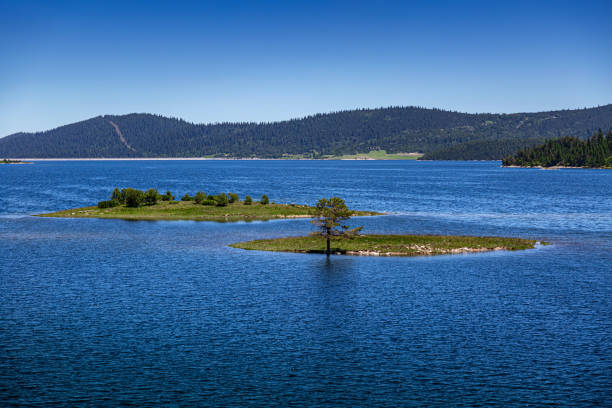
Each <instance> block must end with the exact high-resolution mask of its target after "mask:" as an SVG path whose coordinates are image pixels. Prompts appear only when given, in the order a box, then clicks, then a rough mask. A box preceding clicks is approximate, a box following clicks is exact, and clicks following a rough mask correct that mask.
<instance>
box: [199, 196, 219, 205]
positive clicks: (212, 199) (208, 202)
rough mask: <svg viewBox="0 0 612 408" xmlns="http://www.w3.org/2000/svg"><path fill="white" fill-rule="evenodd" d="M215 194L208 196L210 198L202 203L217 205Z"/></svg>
mask: <svg viewBox="0 0 612 408" xmlns="http://www.w3.org/2000/svg"><path fill="white" fill-rule="evenodd" d="M214 197H215V196H208V198H207V199H206V200H204V201H202V205H217V201H215V199H214Z"/></svg>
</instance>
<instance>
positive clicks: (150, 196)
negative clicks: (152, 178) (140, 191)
mask: <svg viewBox="0 0 612 408" xmlns="http://www.w3.org/2000/svg"><path fill="white" fill-rule="evenodd" d="M158 199H159V193H158V192H157V190H156V189H154V188H150V189H148V190H147V191H146V192H145V193H144V203H145V204H146V205H155V204H157V200H158Z"/></svg>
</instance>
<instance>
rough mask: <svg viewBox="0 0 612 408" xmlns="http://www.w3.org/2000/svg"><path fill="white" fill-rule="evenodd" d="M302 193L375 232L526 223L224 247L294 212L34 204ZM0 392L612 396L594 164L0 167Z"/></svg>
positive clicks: (607, 200)
mask: <svg viewBox="0 0 612 408" xmlns="http://www.w3.org/2000/svg"><path fill="white" fill-rule="evenodd" d="M115 186H120V187H127V186H131V187H136V188H148V187H156V188H158V189H159V190H163V191H166V190H167V189H169V190H171V191H172V192H173V193H174V194H175V196H182V195H183V194H184V193H186V192H189V193H194V192H195V191H197V190H204V191H206V192H208V193H216V192H220V191H233V192H236V193H238V194H239V195H241V196H244V195H245V194H250V195H252V196H253V197H259V196H260V195H261V194H263V193H266V194H267V195H268V196H269V197H270V199H271V200H273V201H276V202H296V203H309V204H312V203H314V202H315V201H316V199H318V198H320V197H324V196H330V195H339V196H341V197H343V198H345V199H346V200H347V202H348V204H349V205H350V206H351V207H353V208H357V209H368V210H379V211H386V212H389V213H391V214H390V215H387V216H383V217H373V218H359V219H355V220H354V223H355V224H356V225H364V227H365V228H364V231H365V232H371V233H440V234H475V235H501V236H517V237H528V238H536V239H540V240H545V241H549V242H551V243H552V245H550V246H546V247H542V248H539V249H535V250H528V251H521V252H495V253H485V254H469V255H451V256H440V257H417V258H374V257H371V258H368V257H341V256H335V257H331V259H326V258H325V257H324V256H319V255H303V254H286V253H264V252H251V251H242V250H239V249H233V248H229V247H227V244H229V243H232V242H236V241H243V240H249V239H257V238H264V237H278V236H285V235H300V234H305V233H308V232H309V231H310V230H311V226H310V224H309V223H308V221H307V220H299V219H298V220H279V221H268V222H251V223H228V224H222V223H210V222H189V221H175V222H172V221H158V222H127V221H121V220H95V219H49V218H36V217H32V216H30V215H32V214H37V213H41V212H48V211H54V210H60V209H65V208H70V207H78V206H83V205H89V204H91V203H94V202H97V201H99V200H101V199H105V198H106V197H107V196H108V195H109V193H110V191H111V190H112V188H113V187H115ZM0 187H1V193H0V300H1V302H0V405H3V406H4V405H19V404H23V405H37V406H50V405H89V406H99V405H110V406H116V405H120V404H134V405H149V406H150V405H177V406H194V405H200V406H202V405H216V406H243V405H247V404H251V405H266V406H269V405H278V406H287V405H291V404H294V405H306V406H315V405H322V406H407V405H455V406H474V405H480V406H492V405H499V406H512V405H534V406H542V405H546V404H557V405H562V406H567V405H573V406H592V405H608V406H610V405H611V404H612V391H611V390H612V388H611V378H612V355H611V353H612V352H611V350H612V340H611V339H612V304H611V299H612V171H608V170H557V171H542V170H535V169H533V170H532V169H503V168H500V167H499V163H498V162H476V163H474V162H469V163H468V162H450V163H442V162H412V161H388V162H387V161H384V162H383V161H182V162H181V161H135V162H121V161H117V162H38V163H35V164H33V165H3V166H0Z"/></svg>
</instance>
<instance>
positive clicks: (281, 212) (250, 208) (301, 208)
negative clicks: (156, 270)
mask: <svg viewBox="0 0 612 408" xmlns="http://www.w3.org/2000/svg"><path fill="white" fill-rule="evenodd" d="M314 210H315V207H312V206H307V205H299V204H294V203H290V204H278V203H274V202H271V201H270V199H269V198H268V196H267V195H266V194H263V195H262V196H261V198H260V199H259V200H257V201H255V200H253V198H252V197H251V196H249V195H247V196H246V197H245V198H244V200H240V199H239V197H238V195H237V194H235V193H219V194H207V193H205V192H204V191H198V192H196V193H194V194H193V195H190V194H185V195H183V196H182V197H181V199H180V200H175V197H174V195H173V194H172V193H171V192H170V191H167V192H165V193H164V194H160V193H159V192H158V191H157V190H156V189H148V190H138V189H134V188H124V189H119V188H115V190H114V191H113V192H112V194H111V196H110V198H109V200H104V201H100V202H99V203H98V205H97V206H91V207H82V208H75V209H68V210H63V211H58V212H53V213H48V214H40V215H39V216H42V217H60V218H115V219H126V220H196V221H222V222H227V221H254V220H270V219H277V218H311V217H313V216H314ZM351 215H354V216H372V215H380V213H376V212H373V211H354V210H351Z"/></svg>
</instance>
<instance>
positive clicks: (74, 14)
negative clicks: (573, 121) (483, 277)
mask: <svg viewBox="0 0 612 408" xmlns="http://www.w3.org/2000/svg"><path fill="white" fill-rule="evenodd" d="M611 17H612V2H610V1H577V2H563V1H554V2H552V1H551V2H546V1H543V2H537V1H530V2H522V1H511V2H510V1H509V2H492V1H490V2H489V1H461V2H460V1H456V2H451V1H428V2H425V1H424V2H408V1H404V2H391V1H384V2H382V1H381V2H378V1H368V2H358V1H351V2H333V1H325V2H318V1H304V2H290V1H278V2H255V1H252V2H239V1H219V2H178V1H177V2H171V1H167V2H156V1H141V2H137V1H104V2H95V1H74V2H63V1H55V2H51V1H45V2H30V1H26V0H23V1H5V0H0V136H5V135H8V134H10V133H14V132H17V131H22V130H23V131H36V130H45V129H49V128H53V127H56V126H59V125H62V124H67V123H71V122H75V121H78V120H83V119H87V118H89V117H93V116H97V115H100V114H124V113H130V112H151V113H158V114H163V115H168V116H175V117H181V118H184V119H186V120H189V121H192V122H219V121H258V122H259V121H274V120H282V119H289V118H292V117H300V116H305V115H308V114H313V113H318V112H329V111H336V110H342V109H353V108H362V107H380V106H391V105H418V106H425V107H439V108H444V109H451V110H458V111H464V112H507V113H509V112H521V111H541V110H552V109H565V108H579V107H587V106H588V107H590V106H597V105H604V104H608V103H612V25H611V24H610V20H611Z"/></svg>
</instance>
